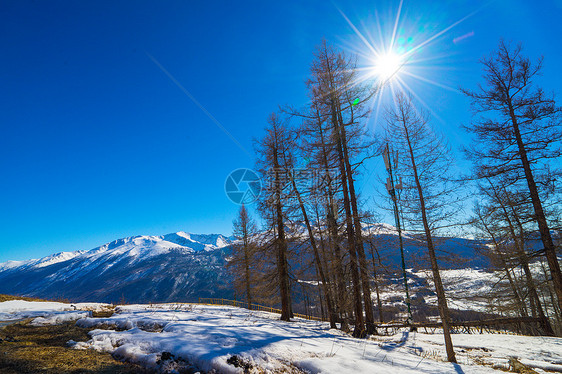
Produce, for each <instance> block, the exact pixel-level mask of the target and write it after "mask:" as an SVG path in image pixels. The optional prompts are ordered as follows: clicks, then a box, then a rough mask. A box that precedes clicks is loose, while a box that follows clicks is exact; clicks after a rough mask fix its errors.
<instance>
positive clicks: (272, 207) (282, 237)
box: [256, 113, 292, 321]
mask: <svg viewBox="0 0 562 374" xmlns="http://www.w3.org/2000/svg"><path fill="white" fill-rule="evenodd" d="M265 130H266V134H265V136H264V137H263V138H262V139H261V140H259V141H258V142H257V144H256V151H257V153H258V167H259V170H260V171H261V174H262V176H263V177H264V179H265V181H266V191H265V192H264V193H262V196H261V197H260V198H261V203H260V211H261V212H262V214H263V216H264V218H265V219H266V221H268V222H269V223H270V231H271V236H272V243H273V246H274V247H275V250H276V254H277V264H276V266H277V276H278V279H277V280H278V287H279V292H280V299H281V319H282V320H284V321H289V320H290V318H291V316H292V308H291V290H290V284H289V282H290V279H289V263H288V260H287V252H288V244H287V235H286V230H285V224H286V206H285V201H286V200H285V198H284V197H285V194H287V191H286V189H287V176H286V170H288V169H292V165H287V164H285V162H286V161H287V160H290V158H288V157H286V153H287V152H289V151H290V149H289V146H290V142H291V134H290V131H289V129H288V128H287V126H286V124H285V123H283V121H282V120H281V118H280V117H279V116H278V115H277V114H275V113H272V114H271V115H270V116H269V119H268V126H267V127H266V129H265Z"/></svg>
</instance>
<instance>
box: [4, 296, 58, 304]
mask: <svg viewBox="0 0 562 374" xmlns="http://www.w3.org/2000/svg"><path fill="white" fill-rule="evenodd" d="M10 300H24V301H47V300H44V299H39V298H37V297H27V296H16V295H4V294H0V303H1V302H4V301H10Z"/></svg>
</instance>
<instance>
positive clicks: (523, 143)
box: [463, 41, 562, 308]
mask: <svg viewBox="0 0 562 374" xmlns="http://www.w3.org/2000/svg"><path fill="white" fill-rule="evenodd" d="M542 61H543V60H542V58H540V59H539V60H538V61H537V62H536V63H532V62H531V61H530V59H529V58H528V57H525V56H524V55H523V54H522V47H521V45H518V46H516V47H512V46H511V45H509V44H507V43H505V42H504V41H501V42H500V44H499V46H498V49H497V50H496V51H495V52H494V53H492V55H491V56H490V57H487V58H484V59H483V60H482V61H481V63H482V65H483V69H484V76H483V78H484V81H485V86H479V88H478V89H477V90H475V91H471V90H466V89H465V90H463V92H464V93H465V94H466V95H467V96H468V97H469V98H470V99H471V100H472V108H473V111H474V112H475V114H476V115H478V117H477V118H475V119H474V120H473V121H472V123H471V124H470V125H469V126H466V129H467V130H468V131H470V132H471V133H473V134H474V135H475V141H474V142H473V144H472V146H471V147H470V148H468V149H467V153H468V155H469V157H470V158H471V159H472V160H473V161H474V162H475V166H476V177H479V178H485V177H489V178H494V177H497V176H498V175H502V176H503V178H504V183H506V184H517V183H520V182H521V181H524V183H525V184H526V185H527V188H528V191H529V199H530V200H531V202H532V205H533V209H534V219H535V221H536V223H537V225H538V229H539V233H540V237H541V241H542V244H543V246H544V255H545V257H546V259H547V262H548V266H549V269H550V273H551V277H552V282H553V286H554V289H555V292H556V295H557V298H558V306H559V308H562V273H561V271H560V264H559V262H558V259H557V255H556V247H555V245H554V242H553V239H552V235H551V232H550V228H549V224H548V219H547V216H546V214H545V210H544V206H543V204H544V199H545V194H544V191H545V189H544V187H548V184H549V183H552V182H553V180H554V178H552V171H551V170H550V166H552V164H549V161H550V160H552V159H555V158H557V157H560V155H562V149H561V148H560V141H561V140H562V130H561V127H560V122H561V115H562V110H561V108H560V107H558V106H556V103H555V100H554V97H553V95H548V94H545V92H544V91H543V89H542V88H540V87H539V86H538V85H537V84H536V79H537V78H538V76H539V75H540V73H541V68H542ZM545 175H546V176H547V178H544V176H545ZM537 182H542V183H537ZM541 184H542V186H541ZM541 187H542V191H541ZM541 192H542V193H541Z"/></svg>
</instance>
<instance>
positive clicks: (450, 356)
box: [404, 124, 457, 363]
mask: <svg viewBox="0 0 562 374" xmlns="http://www.w3.org/2000/svg"><path fill="white" fill-rule="evenodd" d="M404 130H405V132H406V140H407V142H408V147H409V153H410V161H411V162H412V169H413V172H414V179H415V182H416V188H417V191H418V195H419V199H420V208H421V215H422V221H423V228H424V231H425V236H426V240H427V250H428V252H429V260H430V262H431V271H432V273H433V283H435V292H436V294H437V308H438V309H439V315H440V317H441V323H442V325H443V337H444V338H445V349H446V351H447V360H448V361H449V362H454V363H456V362H457V359H456V357H455V351H454V349H453V341H452V340H451V331H450V328H451V327H450V316H449V307H448V306H447V298H446V297H445V289H444V288H443V282H442V281H441V274H439V265H438V264H437V256H436V255H435V248H434V246H433V239H432V236H431V229H430V228H429V223H428V220H427V214H426V210H425V200H424V197H423V190H422V186H421V184H420V180H419V176H418V171H417V167H416V160H415V157H414V151H413V149H412V144H411V142H410V136H409V134H408V128H407V126H406V124H404Z"/></svg>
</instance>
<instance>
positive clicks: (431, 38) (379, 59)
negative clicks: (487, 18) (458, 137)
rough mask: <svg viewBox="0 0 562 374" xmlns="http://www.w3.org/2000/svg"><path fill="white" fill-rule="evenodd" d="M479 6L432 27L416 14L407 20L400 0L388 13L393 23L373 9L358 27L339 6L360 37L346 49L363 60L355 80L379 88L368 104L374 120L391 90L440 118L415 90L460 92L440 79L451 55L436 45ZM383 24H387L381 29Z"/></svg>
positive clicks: (473, 13)
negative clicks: (371, 17)
mask: <svg viewBox="0 0 562 374" xmlns="http://www.w3.org/2000/svg"><path fill="white" fill-rule="evenodd" d="M481 9H482V7H481V8H479V9H478V10H476V11H474V12H471V13H470V14H468V15H466V16H464V17H462V18H460V19H459V20H457V21H455V22H453V23H451V24H448V25H446V26H444V27H440V28H437V29H435V30H427V29H426V27H425V24H423V23H421V22H420V18H419V17H418V18H417V20H416V21H415V22H414V21H411V20H408V19H406V17H404V2H403V0H401V1H400V3H399V5H398V7H397V9H396V14H395V16H394V17H393V18H392V16H390V19H391V21H392V22H386V23H383V22H381V17H380V16H379V13H378V12H377V11H375V14H374V15H375V20H374V22H372V23H371V24H369V23H367V22H365V21H362V22H360V27H361V30H360V29H359V27H358V26H356V25H355V24H354V23H353V22H352V21H351V20H350V18H349V17H348V16H347V15H346V14H345V13H343V11H342V10H340V9H338V10H339V12H340V14H341V15H342V17H343V18H344V19H345V20H346V22H347V23H348V25H349V26H350V27H351V29H352V30H353V32H354V33H355V35H356V36H357V37H358V38H359V40H360V43H359V45H353V44H349V45H348V49H350V50H351V52H353V53H354V54H356V55H357V56H358V57H359V59H360V60H361V61H362V62H363V63H362V64H361V66H360V67H359V68H358V69H357V71H358V72H359V74H358V79H357V82H356V83H357V84H360V83H366V82H372V83H373V84H375V85H377V86H378V87H379V92H378V94H377V95H376V98H375V100H373V101H372V103H371V109H372V110H373V112H374V113H373V114H374V116H375V121H377V120H378V116H379V111H380V108H381V101H383V99H385V100H387V99H388V98H387V96H388V95H387V93H388V92H390V93H391V94H392V96H394V93H396V92H399V91H402V92H405V93H407V94H410V95H411V96H412V97H413V98H415V99H416V100H417V101H418V102H419V103H420V104H421V105H422V106H423V107H424V108H425V109H427V110H428V111H429V112H430V113H431V114H432V115H433V116H434V117H436V119H438V120H439V121H441V119H440V118H439V116H438V115H437V113H436V112H435V110H433V109H432V108H431V107H430V105H428V103H427V102H425V101H424V100H423V98H422V96H423V95H421V93H419V92H416V90H418V91H419V88H420V87H423V85H429V86H434V87H438V88H440V89H445V90H447V91H452V92H455V93H458V92H459V91H458V89H457V88H455V87H451V86H450V85H448V84H447V83H445V82H444V81H443V80H442V79H440V78H441V77H440V75H439V71H440V70H441V69H443V66H440V64H443V62H446V61H447V59H448V58H450V57H451V53H443V51H442V50H441V49H440V48H439V46H440V43H441V44H442V43H443V42H444V39H445V36H446V35H447V33H448V32H449V31H451V30H452V29H453V28H454V27H456V26H458V25H459V24H461V23H462V22H464V21H465V20H467V19H468V18H470V17H472V16H473V15H475V14H476V13H478V12H479V11H480V10H481ZM384 24H386V25H389V26H388V27H386V28H384V27H383V25H384ZM473 34H474V33H472V34H471V35H473ZM377 36H378V38H377ZM376 39H377V41H375V40H376Z"/></svg>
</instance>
